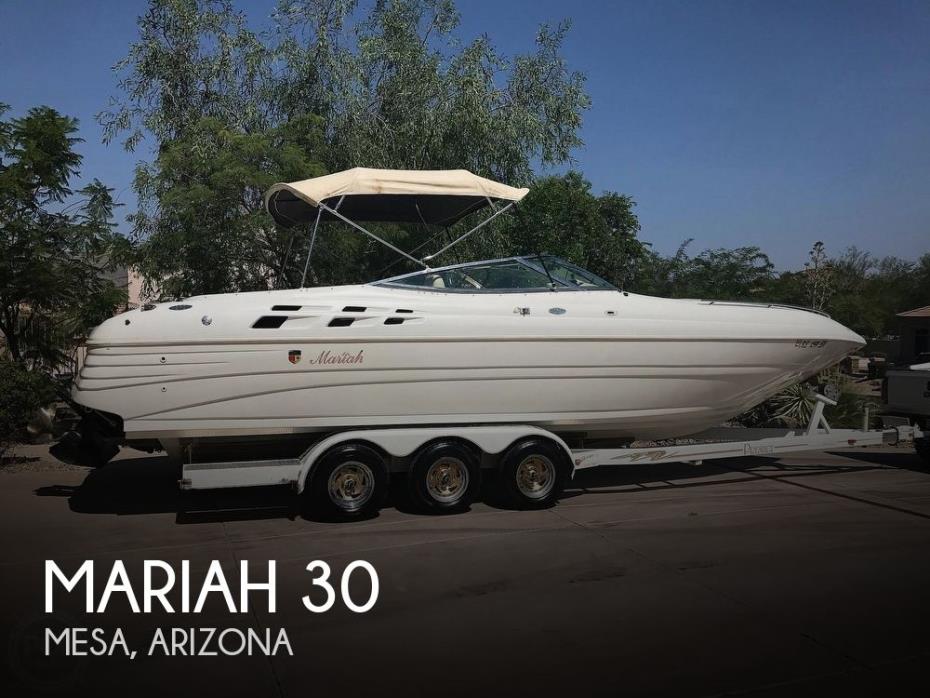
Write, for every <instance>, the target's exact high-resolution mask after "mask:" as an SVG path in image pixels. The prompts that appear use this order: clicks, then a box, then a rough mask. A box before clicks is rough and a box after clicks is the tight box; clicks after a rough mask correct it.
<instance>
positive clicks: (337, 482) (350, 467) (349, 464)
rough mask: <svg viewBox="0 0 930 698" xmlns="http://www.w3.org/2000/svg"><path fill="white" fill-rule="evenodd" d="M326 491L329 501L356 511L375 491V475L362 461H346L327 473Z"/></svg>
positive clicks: (349, 510) (347, 509)
mask: <svg viewBox="0 0 930 698" xmlns="http://www.w3.org/2000/svg"><path fill="white" fill-rule="evenodd" d="M327 491H328V492H329V499H330V501H331V502H332V503H333V504H335V505H336V506H337V507H339V508H340V509H341V510H343V511H348V512H353V511H358V510H359V509H361V508H362V507H363V506H365V504H366V503H367V502H368V500H369V499H371V497H372V495H373V494H374V493H375V475H374V473H373V472H372V471H371V468H369V467H368V466H367V465H365V464H364V463H361V462H359V461H355V460H350V461H346V462H344V463H340V464H339V465H338V466H336V467H335V468H334V469H333V472H331V473H330V474H329V481H328V482H327Z"/></svg>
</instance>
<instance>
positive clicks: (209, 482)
mask: <svg viewBox="0 0 930 698" xmlns="http://www.w3.org/2000/svg"><path fill="white" fill-rule="evenodd" d="M815 400H816V405H815V407H814V410H813V413H812V414H811V417H810V420H809V422H808V424H807V427H806V428H804V429H778V428H757V429H754V428H743V427H719V428H715V429H710V430H707V431H704V432H701V433H700V434H696V435H694V436H691V437H689V438H687V439H676V440H674V441H670V442H669V443H661V444H656V445H650V446H645V447H634V446H617V447H607V448H583V447H582V448H572V447H570V446H569V445H568V444H567V443H566V442H565V440H564V439H562V438H561V437H560V436H558V435H556V434H554V433H552V432H550V431H548V430H546V429H542V428H540V427H536V426H529V425H494V426H449V427H412V428H384V429H357V430H352V431H345V432H340V433H337V434H333V435H331V436H328V437H326V438H324V439H323V440H321V441H319V442H317V443H315V444H314V445H313V446H311V447H310V448H309V449H307V450H306V451H305V452H304V453H303V455H301V456H300V457H297V458H288V459H276V460H251V461H234V462H205V463H197V462H184V463H183V465H182V478H181V480H180V481H179V484H180V487H181V488H182V489H185V490H198V489H216V488H226V487H252V486H267V485H290V486H291V487H293V488H294V489H295V490H296V491H297V492H298V493H299V492H302V491H303V490H304V488H305V486H306V485H307V483H308V482H309V481H310V479H311V476H312V474H313V471H314V468H315V466H316V464H317V463H318V462H319V461H320V460H321V459H322V458H323V456H325V455H326V454H327V453H330V452H331V451H332V450H333V449H335V448H338V447H339V446H341V445H345V444H349V443H364V444H368V445H371V446H373V447H375V448H377V449H379V450H380V451H381V452H383V453H384V454H385V455H386V456H387V458H386V460H387V462H388V470H389V471H390V472H392V473H394V472H407V471H408V470H409V469H410V463H411V459H412V457H413V456H414V454H416V453H417V452H418V451H419V450H420V449H422V448H423V447H425V446H426V445H428V444H430V443H432V442H435V441H437V440H444V441H448V440H455V441H457V442H465V443H467V444H470V445H471V446H472V447H473V448H474V449H475V450H476V451H478V452H479V453H480V460H481V467H482V468H483V469H489V468H495V467H496V466H497V465H498V463H499V461H500V460H501V458H502V454H504V453H505V452H506V451H507V449H508V448H509V447H511V445H513V444H515V443H517V442H520V441H522V440H526V439H544V440H546V441H548V442H549V443H551V444H553V445H555V446H556V447H557V448H558V449H560V450H561V451H562V452H563V453H564V454H565V456H566V458H567V462H569V463H571V475H572V476H573V475H574V472H575V471H577V470H580V469H584V468H592V467H596V466H599V465H625V464H659V463H691V464H695V465H699V464H701V463H703V462H704V461H707V460H714V459H720V458H739V457H745V456H779V455H781V454H784V453H793V452H798V451H811V450H822V449H831V448H848V447H851V446H879V445H895V444H901V443H912V442H914V441H915V440H918V439H922V438H925V436H924V434H923V432H922V431H921V430H920V428H919V427H917V426H912V425H899V426H894V427H890V428H886V429H880V430H868V429H833V428H831V427H830V425H829V424H828V423H827V420H826V418H825V417H824V414H823V410H824V407H825V406H826V405H835V404H836V402H835V401H833V400H831V399H829V398H827V397H824V396H823V395H816V396H815ZM184 460H189V459H188V458H185V459H184Z"/></svg>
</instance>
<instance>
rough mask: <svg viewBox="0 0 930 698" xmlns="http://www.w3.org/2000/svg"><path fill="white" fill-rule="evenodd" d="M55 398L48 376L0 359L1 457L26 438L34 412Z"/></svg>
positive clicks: (52, 385) (53, 388)
mask: <svg viewBox="0 0 930 698" xmlns="http://www.w3.org/2000/svg"><path fill="white" fill-rule="evenodd" d="M54 397H55V386H54V384H53V383H52V380H51V379H50V378H49V377H48V375H47V374H45V373H42V372H41V371H30V370H29V369H27V368H26V367H25V366H23V365H22V364H21V363H18V362H15V361H8V360H2V359H0V456H2V455H3V453H4V451H5V450H6V448H7V446H8V445H9V444H10V443H11V442H14V441H18V440H20V439H22V438H24V437H25V436H26V427H27V426H28V424H29V420H30V419H32V417H33V415H34V414H35V413H36V410H38V409H39V408H41V407H44V406H45V405H47V404H48V403H49V402H51V401H52V400H53V399H54Z"/></svg>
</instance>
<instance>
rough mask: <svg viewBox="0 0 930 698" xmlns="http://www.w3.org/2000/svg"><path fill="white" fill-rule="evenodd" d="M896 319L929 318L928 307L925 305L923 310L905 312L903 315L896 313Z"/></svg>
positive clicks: (929, 307)
mask: <svg viewBox="0 0 930 698" xmlns="http://www.w3.org/2000/svg"><path fill="white" fill-rule="evenodd" d="M898 317H930V305H925V306H924V307H923V308H914V309H913V310H905V311H904V312H903V313H898Z"/></svg>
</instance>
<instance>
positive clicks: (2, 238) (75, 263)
mask: <svg viewBox="0 0 930 698" xmlns="http://www.w3.org/2000/svg"><path fill="white" fill-rule="evenodd" d="M6 110H7V107H6V106H5V105H0V116H2V115H3V113H4V112H5V111H6ZM76 131H77V122H76V121H75V120H74V119H72V118H69V117H66V116H62V115H61V114H59V113H58V112H56V111H55V110H54V109H50V108H49V107H37V108H34V109H31V110H29V112H28V113H27V114H26V116H24V117H22V118H17V119H10V120H3V119H0V331H2V332H3V336H4V338H5V340H6V351H7V353H8V355H9V358H10V359H12V360H13V361H16V362H23V363H27V364H28V365H29V366H30V367H31V368H33V369H36V368H43V369H45V370H52V369H56V368H60V367H61V366H62V364H63V363H66V362H67V361H68V359H69V357H70V353H71V350H72V349H73V347H74V344H75V339H76V338H79V337H80V336H82V335H83V334H84V333H85V332H86V331H87V329H88V328H89V327H92V326H93V325H95V324H98V323H99V322H100V321H101V320H103V319H104V318H106V317H108V316H109V315H111V314H112V311H113V309H114V307H116V306H117V305H119V304H120V303H124V302H125V292H124V291H122V290H120V289H117V288H115V287H114V285H113V283H112V282H110V281H106V280H104V279H103V278H102V273H103V272H104V271H106V270H107V269H109V268H112V266H113V265H114V264H116V263H117V262H118V261H119V260H120V259H121V258H122V257H123V256H124V255H125V252H126V247H127V243H126V241H125V240H124V239H123V238H122V237H121V236H120V235H119V234H117V233H116V232H115V231H114V230H113V223H112V217H113V206H114V203H113V199H112V196H111V190H110V189H107V188H106V187H105V186H103V185H102V184H101V183H100V182H98V181H97V180H94V181H93V182H92V183H91V184H89V185H87V186H86V187H84V188H82V189H80V190H79V191H77V192H76V194H77V199H76V200H74V201H72V202H71V203H69V204H67V205H66V204H65V202H66V201H68V200H69V199H70V198H72V195H73V194H74V192H72V190H71V189H70V186H69V183H70V181H71V179H72V178H73V177H74V176H76V175H77V174H78V168H79V167H80V164H81V156H80V155H79V154H78V153H77V152H75V150H74V146H75V145H76V144H77V143H78V142H79V141H80V139H78V138H76V137H75V135H74V134H75V133H76Z"/></svg>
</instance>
